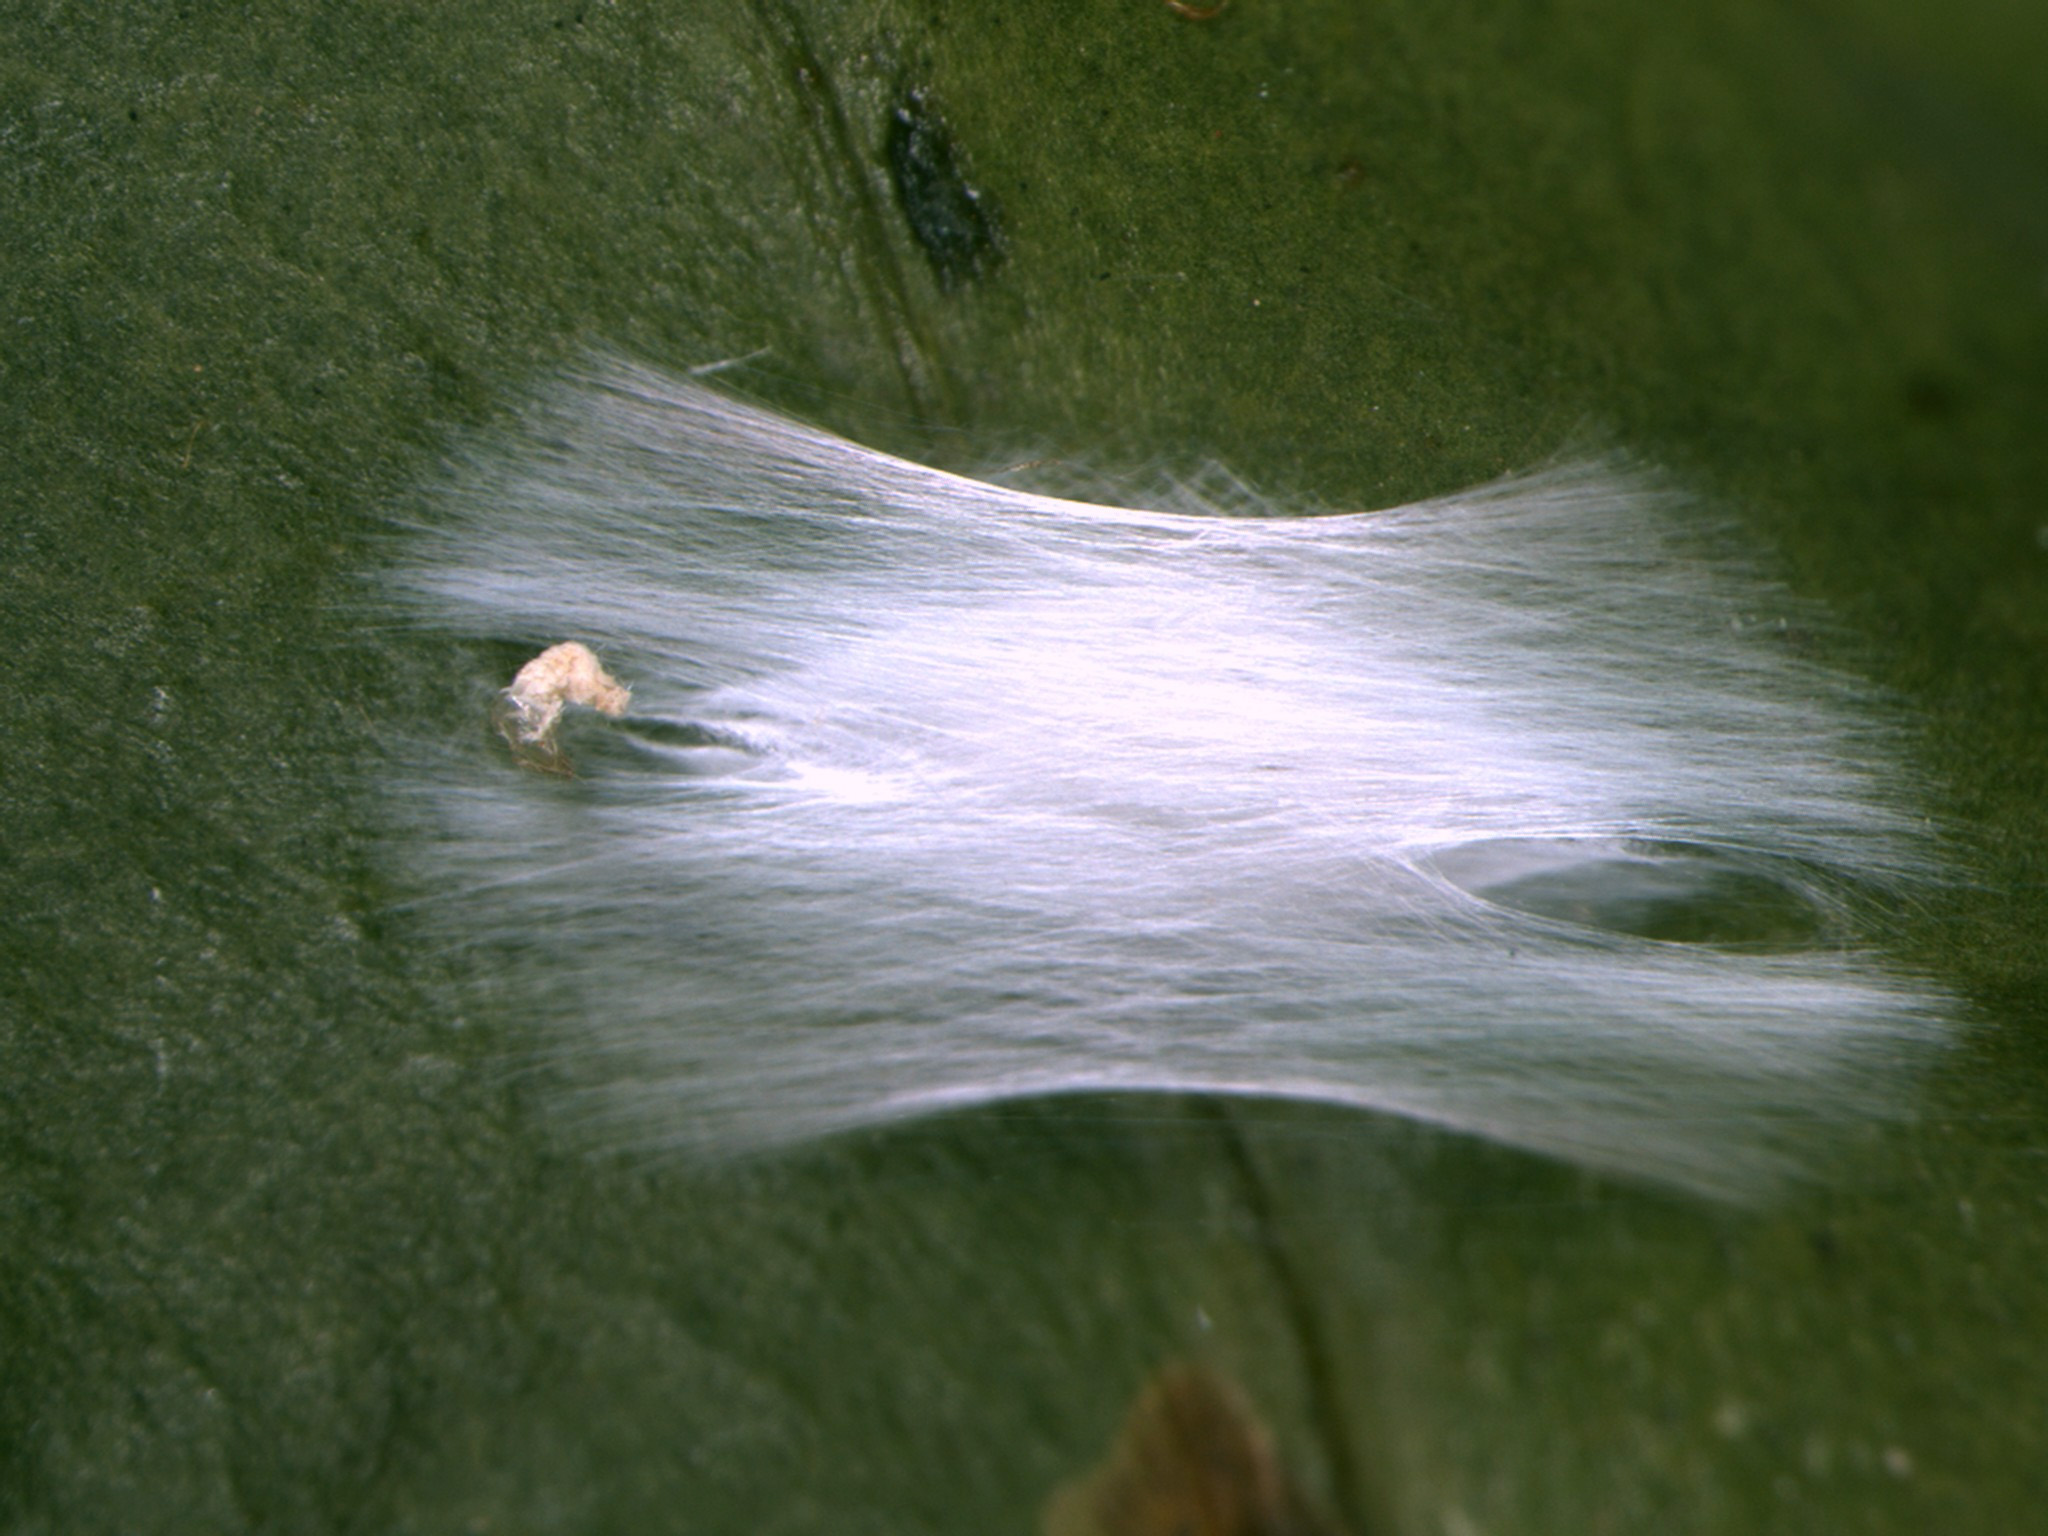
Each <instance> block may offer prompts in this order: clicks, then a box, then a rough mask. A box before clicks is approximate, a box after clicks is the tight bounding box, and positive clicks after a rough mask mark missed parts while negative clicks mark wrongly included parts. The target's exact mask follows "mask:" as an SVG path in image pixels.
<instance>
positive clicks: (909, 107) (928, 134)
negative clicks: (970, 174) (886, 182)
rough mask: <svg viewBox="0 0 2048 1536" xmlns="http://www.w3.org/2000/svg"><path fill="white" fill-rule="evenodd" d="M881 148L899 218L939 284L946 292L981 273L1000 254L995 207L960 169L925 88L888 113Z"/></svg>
mask: <svg viewBox="0 0 2048 1536" xmlns="http://www.w3.org/2000/svg"><path fill="white" fill-rule="evenodd" d="M887 150H888V157H889V179H890V180H891V181H892V182H894V183H895V185H896V198H897V201H898V202H899V203H900V204H901V205H902V207H903V217H904V218H905V220H907V221H908V222H909V224H910V233H911V234H912V235H913V236H914V237H915V238H916V240H917V243H918V244H919V245H920V246H921V247H923V249H924V253H925V256H926V257H927V258H928V259H929V260H930V262H931V264H932V274H933V275H934V276H935V277H937V278H938V280H939V286H940V287H941V288H943V289H944V290H946V291H947V292H948V293H951V292H952V291H953V290H954V289H956V288H958V287H960V286H961V285H962V284H963V283H969V282H974V281H976V280H978V279H980V278H982V277H985V276H987V275H988V273H989V271H990V270H991V269H993V268H994V267H995V265H996V263H998V262H999V261H1001V260H1002V258H1003V240H1002V230H1001V228H1000V227H999V226H998V224H997V222H996V215H995V209H994V207H993V206H992V205H991V204H990V202H989V201H988V199H986V198H984V197H983V196H982V194H981V193H980V192H979V191H978V190H977V189H976V188H974V187H973V186H971V185H970V184H969V183H968V181H967V178H966V177H965V176H964V175H963V174H962V173H961V170H960V163H959V158H958V156H957V155H955V153H954V150H953V139H952V135H951V134H949V133H948V132H947V131H946V125H945V123H944V122H942V121H941V120H940V118H939V116H938V114H937V113H936V112H935V111H934V110H933V108H932V104H931V99H930V97H929V95H928V94H927V93H926V92H925V91H923V90H921V89H913V90H910V91H908V92H906V93H905V94H904V96H903V99H902V100H901V101H899V102H898V103H897V105H896V107H895V109H894V110H893V111H892V112H891V113H890V114H889V134H888V145H887Z"/></svg>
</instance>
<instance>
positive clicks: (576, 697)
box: [502, 640, 633, 760]
mask: <svg viewBox="0 0 2048 1536" xmlns="http://www.w3.org/2000/svg"><path fill="white" fill-rule="evenodd" d="M504 698H505V714H504V719H503V721H502V724H503V728H504V731H505V737H506V739H507V740H508V741H510V742H511V743H512V748H513V750H514V751H515V752H518V753H520V754H521V756H522V757H529V756H530V757H532V758H535V759H547V760H552V759H554V758H555V757H556V755H557V754H556V749H555V724H556V722H557V721H559V720H560V719H561V718H562V709H563V706H564V705H568V704H582V705H586V706H588V707H589V708H591V709H594V710H596V711H597V712H598V713H599V714H601V715H611V716H613V717H614V718H616V717H618V716H620V715H623V714H625V712H626V706H627V705H628V704H630V703H631V702H632V698H633V691H632V690H631V689H630V688H627V687H625V686H623V685H622V684H621V683H620V682H619V680H618V679H617V678H615V677H613V676H612V675H611V674H610V673H609V672H607V671H605V669H604V664H603V663H602V662H600V661H599V660H598V659H597V654H596V653H595V652H594V651H592V650H591V649H590V647H589V646H587V645H584V644H582V643H580V642H578V641H575V640H570V641H566V642H564V643H563V644H561V645H551V646H549V647H548V648H547V649H546V650H544V651H542V652H541V653H540V654H539V655H538V656H536V657H534V658H533V660H531V661H529V662H528V663H527V664H526V665H525V666H523V667H521V668H520V669H519V672H518V674H517V675H516V676H515V677H514V678H513V679H512V686H511V687H509V688H507V689H506V690H505V694H504Z"/></svg>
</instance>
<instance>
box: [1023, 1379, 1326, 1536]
mask: <svg viewBox="0 0 2048 1536" xmlns="http://www.w3.org/2000/svg"><path fill="white" fill-rule="evenodd" d="M1041 1529H1042V1532H1043V1536H1338V1532H1337V1528H1336V1527H1335V1526H1333V1525H1331V1524H1330V1523H1329V1522H1328V1521H1326V1520H1324V1519H1322V1518H1321V1517H1320V1516H1318V1515H1317V1514H1315V1513H1314V1512H1313V1511H1312V1510H1311V1509H1310V1508H1309V1506H1308V1503H1307V1501H1306V1500H1305V1499H1304V1498H1303V1497H1302V1495H1301V1493H1300V1491H1299V1490H1298V1489H1296V1487H1295V1486H1294V1483H1293V1481H1292V1480H1291V1479H1290V1478H1289V1477H1288V1475H1287V1469H1286V1468H1285V1467H1283V1466H1282V1465H1281V1463H1280V1459H1279V1456H1278V1454H1277V1453H1276V1452H1275V1450H1274V1448H1273V1440H1272V1436H1271V1435H1270V1434H1268V1433H1267V1431H1266V1429H1265V1427H1264V1426H1263V1425H1261V1424H1260V1423H1259V1422H1258V1420H1257V1419H1256V1418H1254V1417H1253V1416H1252V1412H1251V1409H1250V1408H1249V1407H1248V1406H1247V1405H1246V1403H1245V1402H1244V1399H1243V1397H1242V1396H1241V1394H1239V1392H1238V1391H1237V1390H1236V1388H1234V1387H1233V1386H1231V1385H1230V1383H1228V1382H1226V1381H1224V1380H1223V1379H1222V1378H1221V1377H1219V1376H1217V1375H1215V1374H1214V1373H1213V1372H1210V1371H1206V1370H1203V1369H1202V1368H1200V1367H1199V1366H1192V1365H1169V1366H1167V1367H1166V1368H1165V1369H1163V1370H1161V1371H1160V1372H1159V1373H1158V1374H1157V1375H1156V1376H1154V1377H1153V1378H1152V1380H1151V1381H1149V1382H1148V1383H1146V1385H1145V1388H1144V1390H1143V1391H1142V1392H1140V1393H1139V1394H1138V1398H1137V1401H1136V1402H1134V1403H1133V1404H1132V1405H1131V1410H1130V1412H1129V1413H1128V1414H1127V1415H1125V1417H1124V1422H1123V1427H1122V1428H1121V1429H1120V1430H1119V1431H1118V1432H1117V1437H1116V1441H1115V1443H1114V1444H1113V1445H1112V1446H1111V1447H1110V1451H1109V1455H1108V1456H1107V1457H1105V1458H1104V1459H1103V1461H1102V1463H1101V1464H1100V1465H1099V1466H1097V1467H1096V1468H1095V1470H1094V1471H1092V1472H1090V1473H1088V1474H1086V1475H1085V1476H1083V1477H1080V1478H1077V1479H1076V1480H1074V1481H1073V1482H1070V1483H1067V1484H1065V1485H1064V1486H1062V1487H1061V1488H1060V1489H1058V1490H1057V1491H1056V1492H1055V1493H1054V1494H1053V1496H1052V1498H1051V1500H1050V1501H1049V1502H1048V1503H1047V1505H1046V1508H1045V1516H1044V1520H1043V1522H1042V1525H1041Z"/></svg>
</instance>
